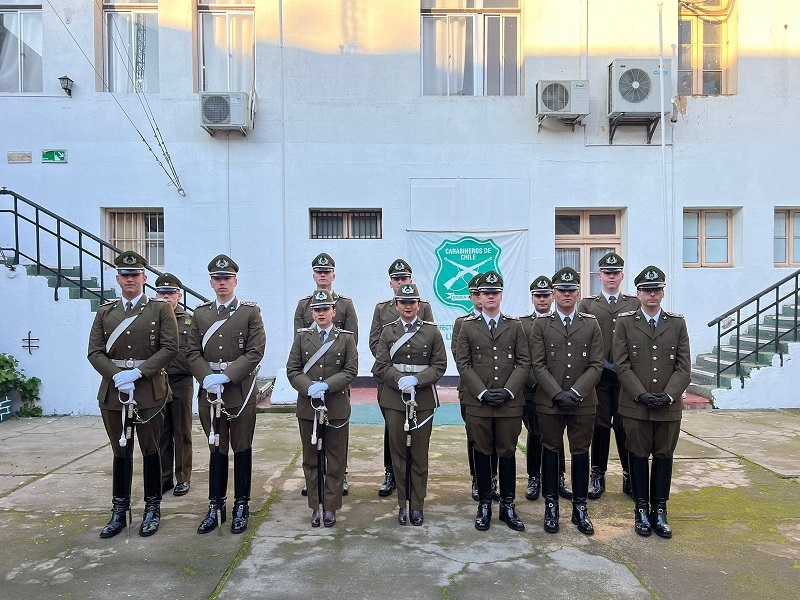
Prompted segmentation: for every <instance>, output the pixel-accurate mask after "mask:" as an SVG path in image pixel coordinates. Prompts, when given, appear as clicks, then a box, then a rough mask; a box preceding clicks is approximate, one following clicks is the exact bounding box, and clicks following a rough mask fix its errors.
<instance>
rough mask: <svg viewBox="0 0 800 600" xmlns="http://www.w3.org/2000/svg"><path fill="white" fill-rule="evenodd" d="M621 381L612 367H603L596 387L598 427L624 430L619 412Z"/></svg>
mask: <svg viewBox="0 0 800 600" xmlns="http://www.w3.org/2000/svg"><path fill="white" fill-rule="evenodd" d="M619 390H620V383H619V379H617V374H616V373H614V372H613V371H611V370H610V369H603V374H602V375H601V376H600V381H599V382H598V383H597V387H595V391H596V392H597V417H596V423H597V426H598V427H605V428H606V429H611V427H613V428H614V431H623V425H622V416H621V415H620V414H619V412H618V402H619Z"/></svg>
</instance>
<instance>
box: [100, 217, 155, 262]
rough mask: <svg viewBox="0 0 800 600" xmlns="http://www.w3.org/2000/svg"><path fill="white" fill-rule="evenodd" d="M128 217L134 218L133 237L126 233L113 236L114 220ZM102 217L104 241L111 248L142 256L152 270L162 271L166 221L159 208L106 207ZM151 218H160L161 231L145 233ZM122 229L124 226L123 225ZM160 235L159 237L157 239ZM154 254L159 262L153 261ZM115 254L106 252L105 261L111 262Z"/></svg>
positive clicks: (115, 224) (114, 231) (114, 230)
mask: <svg viewBox="0 0 800 600" xmlns="http://www.w3.org/2000/svg"><path fill="white" fill-rule="evenodd" d="M125 215H130V216H131V217H135V219H136V220H135V222H134V223H133V224H132V225H133V227H134V229H135V231H134V232H133V235H126V233H127V232H125V231H123V235H122V236H119V235H114V236H112V234H115V233H116V227H117V226H118V225H117V223H116V220H117V218H118V217H120V216H122V217H124V216H125ZM103 216H104V219H105V227H106V229H105V231H106V235H105V237H106V240H107V241H108V243H109V244H111V245H112V246H116V247H117V248H119V249H121V250H133V251H134V252H138V253H139V254H141V255H142V256H144V257H145V258H146V259H147V261H148V263H149V266H150V267H152V268H154V269H163V268H164V265H163V264H161V263H163V262H166V235H165V233H166V220H165V215H164V209H163V208H160V207H149V208H131V207H107V208H104V209H103ZM152 216H156V217H160V223H161V228H162V231H155V232H152V231H151V232H149V233H148V231H147V223H148V218H152ZM123 227H124V224H123ZM153 233H155V234H156V236H155V237H153V238H148V237H147V236H148V234H149V235H152V234H153ZM159 234H160V237H159ZM154 253H155V257H156V259H157V258H158V257H159V255H160V257H161V259H162V260H161V261H160V262H159V261H158V260H153V256H154ZM115 255H116V254H115V253H113V252H111V251H108V252H106V260H108V261H109V262H111V261H113V258H114V256H115Z"/></svg>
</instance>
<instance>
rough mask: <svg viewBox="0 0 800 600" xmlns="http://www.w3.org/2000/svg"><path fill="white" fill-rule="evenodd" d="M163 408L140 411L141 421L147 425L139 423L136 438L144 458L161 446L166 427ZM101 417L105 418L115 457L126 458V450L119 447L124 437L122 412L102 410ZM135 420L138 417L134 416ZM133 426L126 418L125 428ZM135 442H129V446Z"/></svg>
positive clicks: (136, 428)
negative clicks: (163, 428)
mask: <svg viewBox="0 0 800 600" xmlns="http://www.w3.org/2000/svg"><path fill="white" fill-rule="evenodd" d="M161 408H162V407H161V406H157V407H155V408H147V409H144V410H139V417H138V418H139V419H140V420H142V421H147V422H146V423H137V424H136V425H135V431H136V438H137V439H138V440H139V450H141V452H142V456H150V455H151V454H153V453H155V452H158V451H159V444H160V442H161V429H162V427H163V426H164V412H163V411H162V410H161ZM100 415H101V417H102V418H103V425H104V426H105V428H106V434H107V435H108V439H109V441H110V442H111V449H112V451H113V452H114V456H116V457H117V458H125V456H126V448H127V446H126V448H122V447H120V445H119V438H120V437H121V436H122V411H120V410H107V409H103V408H101V409H100ZM134 419H136V417H135V416H134ZM129 425H131V422H130V420H129V419H128V417H127V416H126V417H125V428H126V429H127V428H128V427H129ZM132 443H133V440H128V444H132Z"/></svg>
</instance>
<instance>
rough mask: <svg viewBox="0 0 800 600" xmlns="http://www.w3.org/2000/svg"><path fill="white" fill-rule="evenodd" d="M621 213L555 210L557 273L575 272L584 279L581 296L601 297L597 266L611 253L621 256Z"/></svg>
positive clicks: (582, 280)
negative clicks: (567, 269) (568, 268)
mask: <svg viewBox="0 0 800 600" xmlns="http://www.w3.org/2000/svg"><path fill="white" fill-rule="evenodd" d="M620 218H621V214H620V212H619V211H596V210H592V211H589V210H563V211H556V239H555V242H556V264H555V271H558V270H559V269H563V268H564V267H571V268H573V269H575V270H576V271H577V272H578V273H580V276H581V296H585V295H595V294H599V293H600V291H601V287H602V286H601V284H600V279H599V277H598V276H597V274H598V273H599V267H598V265H597V263H598V262H599V261H600V259H601V258H602V257H603V256H605V255H606V254H608V253H609V252H616V253H617V254H620V253H621V251H620V248H621V246H622V236H621V234H620Z"/></svg>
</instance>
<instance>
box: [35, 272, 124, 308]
mask: <svg viewBox="0 0 800 600" xmlns="http://www.w3.org/2000/svg"><path fill="white" fill-rule="evenodd" d="M51 269H52V270H54V271H55V270H56V269H55V268H54V267H51ZM25 270H26V271H27V273H28V275H29V276H36V275H38V276H40V277H44V278H45V279H47V285H48V286H49V287H51V288H54V289H56V288H57V287H58V288H67V289H68V290H69V297H70V298H80V297H81V286H83V298H86V299H88V300H89V301H90V303H91V308H92V312H96V311H97V308H98V307H99V306H100V302H101V300H100V296H101V295H102V296H103V297H104V298H105V299H106V300H108V299H110V298H116V297H117V290H116V288H109V289H106V290H101V289H100V283H99V282H98V281H97V277H91V278H89V279H80V268H79V267H70V268H62V269H61V273H62V277H61V280H60V282H59V278H58V276H57V275H53V274H49V273H44V272H42V273H37V272H36V271H37V268H36V265H25ZM55 293H56V294H57V291H56V292H55ZM56 300H58V298H57V297H56Z"/></svg>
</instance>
